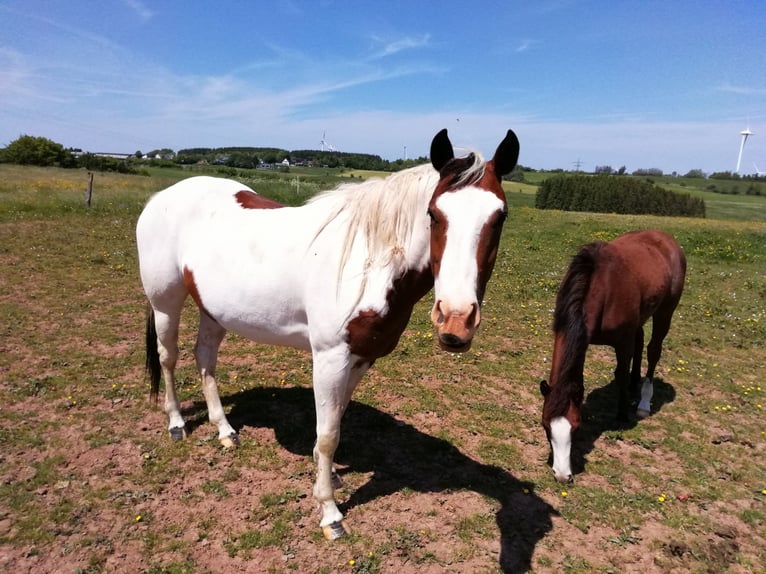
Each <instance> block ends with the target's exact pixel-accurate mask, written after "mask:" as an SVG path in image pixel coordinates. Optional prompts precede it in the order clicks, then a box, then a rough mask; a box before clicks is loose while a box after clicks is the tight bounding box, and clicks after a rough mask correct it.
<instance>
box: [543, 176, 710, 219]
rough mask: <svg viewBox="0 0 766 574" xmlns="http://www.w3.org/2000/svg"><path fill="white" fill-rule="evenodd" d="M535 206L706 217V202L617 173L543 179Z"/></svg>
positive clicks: (603, 211)
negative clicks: (613, 174) (612, 174)
mask: <svg viewBox="0 0 766 574" xmlns="http://www.w3.org/2000/svg"><path fill="white" fill-rule="evenodd" d="M535 207H537V208H538V209H560V210H562V211H589V212H595V213H625V214H628V213H629V214H636V215H643V214H650V215H670V216H682V217H705V202H704V201H703V200H702V199H699V198H695V197H691V196H690V195H688V194H680V193H674V192H672V191H668V190H666V189H663V188H661V187H659V186H657V185H655V184H653V183H650V182H648V181H646V180H640V179H633V178H627V177H618V176H608V175H607V176H603V175H602V176H588V175H559V176H555V177H552V178H549V179H546V180H544V181H543V182H542V183H541V184H540V187H539V189H538V191H537V196H536V197H535Z"/></svg>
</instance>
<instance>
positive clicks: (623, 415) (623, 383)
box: [614, 343, 633, 422]
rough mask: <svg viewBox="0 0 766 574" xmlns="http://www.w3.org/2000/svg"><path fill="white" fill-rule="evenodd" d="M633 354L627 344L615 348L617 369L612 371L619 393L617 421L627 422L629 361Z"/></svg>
mask: <svg viewBox="0 0 766 574" xmlns="http://www.w3.org/2000/svg"><path fill="white" fill-rule="evenodd" d="M632 353H633V345H632V344H630V343H628V344H627V345H622V346H618V347H615V355H616V357H617V367H615V369H614V380H615V382H616V383H617V388H618V390H619V393H620V398H619V404H618V406H617V420H618V421H620V422H627V421H628V419H629V416H628V411H629V410H630V409H629V407H630V360H631V357H632Z"/></svg>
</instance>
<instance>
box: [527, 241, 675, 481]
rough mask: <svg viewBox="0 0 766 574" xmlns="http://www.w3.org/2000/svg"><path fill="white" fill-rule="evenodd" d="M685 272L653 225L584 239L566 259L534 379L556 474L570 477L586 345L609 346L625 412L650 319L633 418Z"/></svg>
mask: <svg viewBox="0 0 766 574" xmlns="http://www.w3.org/2000/svg"><path fill="white" fill-rule="evenodd" d="M685 277H686V258H685V256H684V252H683V250H682V249H681V247H680V246H679V245H678V243H677V242H676V240H675V239H674V238H673V237H672V236H670V235H668V234H667V233H664V232H662V231H657V230H654V229H650V230H645V231H633V232H630V233H626V234H624V235H621V236H619V237H617V238H616V239H614V240H613V241H611V242H604V241H596V242H594V243H589V244H588V245H584V246H583V247H581V248H580V251H579V252H578V253H577V255H575V256H574V258H573V259H572V262H571V264H570V265H569V269H568V270H567V272H566V275H565V276H564V279H563V280H562V281H561V286H560V287H559V291H558V295H557V296H556V309H555V312H554V316H553V334H554V344H553V361H552V365H551V373H550V378H549V381H542V382H541V383H540V392H541V393H542V395H543V397H544V401H543V417H542V422H543V428H545V432H546V434H547V436H548V440H549V442H550V444H551V449H552V451H553V474H554V476H555V478H556V480H558V481H559V482H571V481H572V470H571V464H570V451H571V447H572V433H573V432H574V431H575V430H577V428H578V427H579V425H580V408H581V405H582V401H583V395H584V381H583V367H584V365H585V353H586V351H587V349H588V345H608V346H610V347H613V348H614V351H615V355H616V357H617V367H616V368H615V371H614V378H615V381H616V382H617V385H618V388H619V389H620V403H619V410H618V418H619V419H620V420H623V421H624V420H627V419H628V409H629V404H630V392H631V390H633V391H635V390H637V389H638V387H639V384H640V383H641V359H642V356H643V348H644V324H645V323H646V322H647V321H648V320H649V318H651V319H652V338H651V340H650V341H649V345H648V346H647V349H646V351H647V352H646V355H647V363H648V366H647V370H646V377H645V378H644V380H643V384H641V401H640V402H639V404H638V413H637V414H638V417H639V418H644V417H647V416H649V414H650V412H651V407H650V403H649V401H650V400H651V397H652V391H653V386H652V378H653V376H654V368H655V367H656V366H657V362H658V361H659V360H660V355H661V354H662V341H663V340H664V339H665V336H666V335H667V334H668V330H669V329H670V321H671V318H672V316H673V312H674V311H675V309H676V306H677V305H678V301H679V300H680V298H681V293H682V291H683V288H684V280H685ZM631 362H632V367H631Z"/></svg>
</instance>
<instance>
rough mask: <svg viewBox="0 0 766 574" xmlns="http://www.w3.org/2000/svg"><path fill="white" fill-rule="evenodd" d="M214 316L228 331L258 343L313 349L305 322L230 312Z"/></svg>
mask: <svg viewBox="0 0 766 574" xmlns="http://www.w3.org/2000/svg"><path fill="white" fill-rule="evenodd" d="M211 314H212V313H211ZM213 317H214V318H215V320H216V321H217V322H218V323H219V324H220V325H221V326H222V327H223V328H224V329H226V330H227V331H230V332H232V333H236V334H237V335H240V336H241V337H245V338H246V339H250V340H251V341H255V342H257V343H264V344H266V345H280V346H283V347H295V348H297V349H305V350H310V349H311V346H310V344H309V334H308V326H307V325H306V324H305V323H300V322H296V321H288V320H285V319H284V318H276V317H273V318H265V317H261V318H259V319H255V318H253V317H247V316H245V317H234V316H231V314H230V313H226V314H224V315H223V316H220V317H216V316H215V315H214V314H213Z"/></svg>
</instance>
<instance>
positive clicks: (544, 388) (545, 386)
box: [540, 381, 551, 397]
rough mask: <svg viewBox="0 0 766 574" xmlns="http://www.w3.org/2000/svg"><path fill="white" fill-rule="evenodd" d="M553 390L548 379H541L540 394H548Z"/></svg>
mask: <svg viewBox="0 0 766 574" xmlns="http://www.w3.org/2000/svg"><path fill="white" fill-rule="evenodd" d="M550 392H551V387H550V385H549V384H548V381H540V394H541V395H543V396H544V397H547V396H548V393H550Z"/></svg>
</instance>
